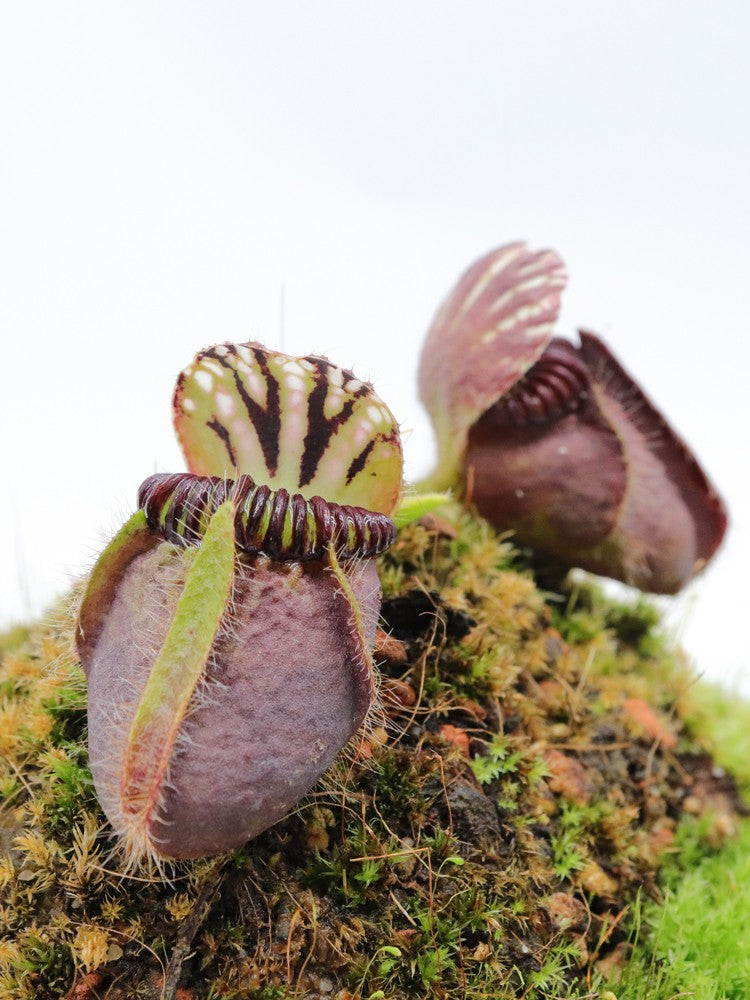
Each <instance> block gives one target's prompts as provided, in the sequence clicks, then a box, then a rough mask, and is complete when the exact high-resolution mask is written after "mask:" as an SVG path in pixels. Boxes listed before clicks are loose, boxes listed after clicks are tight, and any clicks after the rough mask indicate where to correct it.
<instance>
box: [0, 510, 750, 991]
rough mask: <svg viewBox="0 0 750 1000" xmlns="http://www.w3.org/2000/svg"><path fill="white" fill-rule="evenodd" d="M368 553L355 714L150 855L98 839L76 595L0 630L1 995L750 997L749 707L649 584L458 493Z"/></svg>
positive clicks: (103, 828) (101, 828) (102, 824)
mask: <svg viewBox="0 0 750 1000" xmlns="http://www.w3.org/2000/svg"><path fill="white" fill-rule="evenodd" d="M380 570H381V579H382V583H383V589H384V603H383V621H382V623H381V624H382V631H381V633H380V635H379V641H378V653H377V659H378V661H379V663H380V665H381V673H382V683H381V692H380V705H379V707H378V710H377V711H376V712H375V713H374V714H373V718H372V720H371V725H370V727H369V730H368V732H367V733H366V735H365V736H363V737H362V739H361V740H359V741H358V742H357V743H356V745H354V746H353V747H350V748H349V751H348V753H347V754H346V755H344V757H342V760H341V761H340V762H339V764H338V765H337V766H336V768H335V769H334V770H333V771H332V772H331V773H330V774H329V775H328V776H327V777H326V779H325V780H324V782H323V783H321V785H320V786H319V787H318V788H316V789H315V790H314V791H313V793H312V794H311V795H310V796H309V797H308V798H307V799H306V800H305V801H304V802H303V803H302V804H301V805H300V806H299V808H298V809H297V810H296V811H295V812H294V814H293V815H291V816H290V817H289V818H288V819H287V820H285V821H284V822H282V823H280V824H278V825H277V826H275V827H274V828H272V829H271V830H269V831H267V832H266V833H265V834H263V835H262V836H260V837H258V838H257V839H256V840H254V841H252V842H251V843H250V844H248V845H247V846H246V847H245V848H243V849H242V850H240V851H236V852H234V853H233V854H231V855H230V856H225V857H221V858H218V859H209V860H205V861H197V862H191V863H183V864H180V865H177V866H175V867H174V868H173V869H172V870H170V871H169V872H167V873H166V877H165V875H164V873H160V872H157V871H149V870H140V871H135V872H130V873H125V872H124V871H122V870H121V867H120V859H119V858H118V855H117V853H116V852H114V853H113V851H112V844H111V842H110V840H109V838H108V831H107V825H106V821H105V820H104V817H103V816H102V814H101V812H100V811H99V808H98V805H97V802H96V799H95V796H94V794H93V789H92V785H91V781H90V775H89V772H88V770H87V756H86V746H85V685H84V681H83V677H82V674H81V671H80V667H79V665H78V663H77V660H76V657H75V654H74V651H73V646H72V638H71V637H72V624H73V623H72V613H67V612H65V611H64V609H63V610H61V611H59V613H58V614H57V615H56V621H55V622H54V623H52V624H47V625H38V626H34V627H32V628H30V629H28V630H25V629H17V630H15V632H14V633H13V634H12V635H7V636H5V637H4V638H3V642H2V644H3V647H4V653H3V661H2V668H1V669H0V797H1V798H2V810H1V811H0V998H31V997H34V998H40V1000H44V998H51V997H69V998H71V1000H72V998H76V1000H93V998H95V997H111V998H133V997H144V998H148V997H162V996H163V997H168V998H169V997H180V998H181V1000H190V998H204V997H205V998H219V997H223V998H237V1000H240V998H247V1000H281V998H284V1000H287V998H288V1000H292V998H302V997H305V998H307V1000H329V998H330V1000H358V998H362V1000H402V998H403V1000H406V998H426V997H437V998H444V1000H454V998H455V1000H458V998H467V1000H479V998H500V1000H502V998H508V1000H510V998H517V997H528V998H571V1000H572V998H578V1000H583V998H592V1000H593V998H595V997H600V998H607V1000H612V998H613V997H616V998H617V1000H636V998H637V1000H641V998H643V1000H657V998H658V1000H667V998H671V997H674V996H677V995H686V996H694V997H695V998H696V1000H722V998H724V1000H728V998H740V997H746V996H750V986H749V985H748V984H750V901H748V896H747V894H746V893H745V892H744V891H743V887H744V885H745V884H747V881H748V876H750V832H748V830H747V829H742V824H741V820H740V814H741V813H742V811H743V807H742V805H741V802H740V797H739V789H738V783H737V781H736V780H735V777H734V775H736V776H737V779H738V781H739V783H740V785H741V786H742V787H744V788H746V787H747V786H748V785H749V784H750V765H748V761H750V754H749V753H748V750H750V747H749V746H748V742H749V741H750V726H749V725H748V722H750V710H748V709H747V707H745V706H743V705H742V704H737V703H731V702H730V700H729V699H727V698H725V697H723V696H721V695H719V694H716V693H715V692H712V691H708V690H706V689H701V690H700V691H699V690H698V689H697V688H696V685H695V681H694V678H693V677H692V676H691V674H690V671H689V670H688V668H687V667H686V665H685V663H684V662H683V659H682V657H681V655H680V654H679V652H677V651H675V650H674V649H673V648H672V647H671V646H670V644H669V643H668V642H667V641H666V640H665V638H664V637H663V636H662V634H661V631H660V625H659V619H658V615H657V614H656V612H655V611H654V610H653V608H652V606H651V605H650V604H649V603H648V601H646V600H644V599H636V600H634V601H633V602H631V603H628V604H622V603H617V602H614V601H612V600H611V599H607V598H605V597H604V596H603V595H602V593H601V592H600V591H599V589H598V588H597V587H596V585H595V584H592V583H590V582H585V583H581V582H578V583H572V582H570V581H569V580H566V579H564V578H563V577H561V576H558V575H556V574H555V572H554V570H553V569H552V568H551V567H548V566H547V567H540V566H536V567H533V566H532V565H531V564H530V563H529V562H528V561H527V560H526V559H524V558H523V556H522V555H519V554H518V553H516V552H514V550H513V549H512V547H511V546H510V544H509V543H508V542H507V541H505V540H503V539H501V538H500V539H499V538H498V537H497V536H496V535H495V534H494V533H493V532H492V531H491V530H490V529H488V528H487V527H486V526H485V525H484V524H483V523H481V522H478V521H476V520H474V519H472V518H470V517H469V516H468V515H466V514H463V513H460V512H458V511H456V512H455V514H454V516H452V517H448V516H447V515H446V519H445V520H440V521H438V520H436V519H434V518H433V519H431V520H430V521H429V523H422V524H419V525H416V526H413V527H411V528H409V529H406V530H404V531H402V532H401V534H400V536H399V540H398V542H397V544H396V545H395V546H394V548H393V549H392V550H391V552H390V553H388V554H387V555H386V556H385V557H383V558H382V559H381V565H380ZM738 833H739V837H738V836H737V835H738Z"/></svg>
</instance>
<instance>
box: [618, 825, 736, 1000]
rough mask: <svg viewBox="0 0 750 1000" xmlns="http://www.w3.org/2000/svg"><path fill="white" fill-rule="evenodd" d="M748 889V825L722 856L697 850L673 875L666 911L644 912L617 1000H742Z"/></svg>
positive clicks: (657, 908) (659, 908) (650, 908)
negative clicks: (677, 998)
mask: <svg viewBox="0 0 750 1000" xmlns="http://www.w3.org/2000/svg"><path fill="white" fill-rule="evenodd" d="M683 836H685V835H683ZM699 842H700V840H699ZM696 853H697V855H698V856H697V857H696ZM701 855H702V856H701ZM748 884H750V824H749V823H745V824H743V827H742V832H741V834H740V836H739V838H738V839H737V840H736V841H733V842H732V843H730V844H729V845H728V846H727V847H725V848H724V850H722V851H721V852H720V853H718V854H717V853H706V852H705V850H703V851H698V852H696V850H695V844H693V845H692V849H689V850H688V851H687V853H686V854H685V855H683V859H682V864H680V865H679V866H677V865H675V866H674V868H673V870H672V872H671V873H670V877H669V878H668V888H667V890H666V895H665V899H664V903H663V905H661V906H654V905H650V906H646V907H644V908H643V910H642V912H641V914H640V918H641V919H640V934H639V944H638V945H637V947H636V951H635V955H634V956H633V958H632V960H631V961H630V962H629V964H628V965H627V967H626V969H625V972H624V975H623V977H622V980H621V981H620V983H619V985H617V986H613V987H612V989H616V991H617V994H616V995H617V1000H666V998H668V997H675V996H678V995H679V996H690V997H693V998H694V1000H745V998H746V997H747V995H748V984H750V895H748V892H747V886H748Z"/></svg>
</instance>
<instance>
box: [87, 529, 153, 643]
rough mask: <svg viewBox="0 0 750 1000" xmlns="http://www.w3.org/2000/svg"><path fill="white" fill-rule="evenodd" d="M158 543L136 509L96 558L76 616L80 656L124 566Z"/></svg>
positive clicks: (93, 633)
mask: <svg viewBox="0 0 750 1000" xmlns="http://www.w3.org/2000/svg"><path fill="white" fill-rule="evenodd" d="M158 542H159V539H158V538H157V537H155V536H154V535H153V534H152V532H150V531H149V529H148V526H147V524H146V515H145V513H144V512H143V511H142V510H137V511H136V512H135V514H133V515H132V517H130V518H129V519H128V520H127V521H126V522H125V524H124V525H123V526H122V528H120V530H119V531H118V532H117V534H116V535H115V537H114V538H113V539H112V541H111V542H110V543H109V545H108V546H107V547H106V548H105V549H104V551H103V552H102V554H101V555H100V556H99V558H98V559H97V561H96V565H95V566H94V569H93V570H92V572H91V576H90V577H89V581H88V585H87V587H86V592H85V594H84V597H83V601H82V602H81V609H80V612H79V616H78V629H77V634H76V640H77V642H78V646H79V649H80V651H81V654H82V655H84V653H85V651H87V650H88V649H90V648H91V646H92V644H93V642H94V641H95V639H96V634H97V631H98V623H99V621H100V620H101V616H102V614H103V613H104V612H105V611H106V608H107V607H108V606H109V605H110V604H111V602H112V599H113V597H114V592H115V589H116V587H117V584H118V583H119V581H120V579H121V577H122V574H123V573H124V572H125V569H126V568H127V566H128V565H129V564H130V562H131V561H132V560H133V559H134V558H135V557H136V556H137V555H139V554H140V553H142V552H146V551H148V549H150V548H153V547H154V546H155V545H157V544H158Z"/></svg>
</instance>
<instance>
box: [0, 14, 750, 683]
mask: <svg viewBox="0 0 750 1000" xmlns="http://www.w3.org/2000/svg"><path fill="white" fill-rule="evenodd" d="M749 38H750V4H748V3H747V0H734V2H720V0H719V2H715V3H713V4H711V5H709V4H708V3H705V2H696V0H679V2H677V0H676V2H659V0H629V2H628V3H622V0H617V2H614V0H592V2H580V0H568V2H566V3H560V2H559V0H543V2H536V0H528V2H526V3H517V2H514V3H509V2H504V0H488V2H472V0H461V2H458V0H456V2H451V3H448V2H443V0H399V2H394V0H377V2H375V0H370V2H367V3H365V2H356V0H335V2H333V0H319V2H317V3H311V2H291V0H275V2H274V3H264V4H261V3H253V2H212V3H208V2H205V3H194V2H184V0H183V2H180V3H160V4H155V3H153V2H149V3H141V2H133V0H130V2H127V3H101V2H98V0H97V2H90V3H81V2H66V3H64V4H61V3H57V2H55V3H52V2H38V3H34V4H23V3H17V2H11V0H6V2H2V3H0V149H1V152H0V337H1V338H2V348H3V359H4V363H3V365H2V369H1V371H2V386H3V388H2V392H1V393H0V418H1V423H0V426H1V427H2V434H3V455H4V458H5V464H4V471H3V472H2V473H0V476H1V477H2V479H1V483H0V485H1V486H2V488H1V489H0V525H1V527H0V623H5V622H9V621H12V620H14V619H18V618H24V617H28V616H29V615H31V614H35V613H37V612H38V611H39V610H40V608H42V607H43V606H44V605H45V604H46V603H47V602H48V601H49V600H50V598H51V597H52V596H54V595H55V594H56V593H59V592H62V591H64V590H65V588H66V587H67V585H68V581H69V580H70V579H71V575H74V574H76V573H80V572H81V571H82V570H84V569H85V568H86V567H88V566H89V565H90V563H91V561H92V559H93V557H94V554H95V553H96V552H97V551H98V550H99V549H100V548H101V545H102V543H103V541H104V540H105V538H106V537H107V536H108V535H109V533H110V532H111V531H113V530H115V529H116V528H117V527H118V526H119V524H120V523H121V521H122V520H123V519H124V517H125V516H126V515H127V514H128V513H129V512H130V511H131V510H132V509H133V506H134V502H135V493H136V490H137V487H138V485H139V483H140V482H141V480H142V479H144V478H145V477H146V476H147V475H148V474H150V473H151V472H153V471H154V470H177V469H181V468H183V463H182V460H181V456H180V454H179V451H178V448H177V446H176V443H175V442H174V439H173V436H172V428H171V419H170V398H171V392H172V386H173V382H174V378H175V376H176V374H177V372H178V371H179V370H180V369H181V368H182V367H183V366H184V365H185V364H186V363H187V362H188V361H189V360H190V359H191V358H192V356H193V354H194V353H195V351H196V350H198V349H199V348H201V347H204V346H207V345H208V344H212V343H216V342H220V341H223V340H246V339H249V338H257V339H259V340H262V341H264V342H265V343H267V344H268V345H269V346H272V347H278V346H279V342H280V341H279V336H280V333H279V331H280V312H281V310H280V300H281V289H282V286H283V287H284V289H285V296H284V297H285V308H284V349H285V350H286V351H288V352H290V353H308V352H311V351H313V352H316V353H326V354H327V355H328V356H329V357H331V358H332V359H333V360H335V361H337V362H338V363H341V364H345V365H351V366H352V367H353V368H354V369H355V371H356V372H357V373H358V374H360V375H361V376H363V377H370V378H372V379H373V381H374V382H375V384H376V387H377V389H378V392H379V393H380V395H381V396H382V397H383V398H384V399H385V400H386V401H387V402H388V404H389V405H390V407H391V408H392V409H393V411H394V412H395V413H396V415H397V416H398V418H399V419H400V420H401V422H402V424H403V426H404V427H405V428H408V429H410V430H411V431H412V433H411V436H410V437H409V438H408V440H407V443H406V449H407V472H408V473H409V474H410V476H411V477H412V478H414V477H416V476H418V475H420V474H423V473H425V472H426V471H427V470H428V467H429V466H430V462H431V457H432V439H431V432H430V428H429V425H428V423H427V419H426V417H425V415H424V413H423V412H422V411H421V409H420V406H419V403H418V401H417V396H416V387H415V376H416V366H417V358H418V354H419V349H420V344H421V340H422V337H423V335H424V332H425V330H426V328H427V326H428V324H429V322H430V320H431V317H432V315H433V313H434V311H435V309H436V307H437V305H438V303H439V301H440V300H441V298H442V297H443V296H444V294H445V293H446V292H447V291H448V289H449V288H450V287H451V285H452V284H453V282H454V281H455V279H456V278H457V277H458V275H459V273H460V272H461V271H462V270H463V269H464V268H465V267H466V266H467V265H468V264H469V263H470V262H471V261H472V260H473V259H474V258H476V257H478V256H479V255H480V254H481V253H483V252H484V251H485V250H487V249H489V248H490V247H492V246H495V245H497V244H499V243H504V242H508V241H509V240H512V239H519V238H520V239H528V240H529V241H530V242H531V243H532V245H533V246H536V247H541V246H552V247H555V248H556V249H557V250H558V251H559V252H560V253H561V254H562V255H563V257H564V258H565V260H566V262H567V264H568V269H569V273H570V285H569V288H568V291H567V292H566V295H565V298H564V306H563V317H562V322H561V332H563V333H566V332H567V333H569V332H572V331H573V330H574V329H575V328H576V326H577V325H585V326H587V327H589V328H591V329H593V330H596V331H598V332H600V333H602V334H604V335H605V337H606V338H607V339H608V341H609V343H610V345H611V346H612V348H613V349H614V350H615V352H616V353H617V354H618V355H619V356H620V358H621V360H622V361H623V363H624V364H625V365H626V366H627V367H628V368H630V370H631V371H632V372H634V373H635V374H636V375H638V376H639V377H640V379H641V380H642V383H643V384H644V386H645V388H646V389H647V390H648V391H649V392H650V393H651V394H652V396H653V397H654V398H655V399H656V400H657V401H658V402H659V403H660V405H661V406H662V407H663V409H664V410H665V411H666V413H667V415H668V416H669V417H670V419H671V420H672V421H673V423H674V424H675V425H676V426H677V428H678V429H679V430H680V431H681V433H682V434H683V435H684V436H685V437H686V438H687V439H688V440H689V441H690V442H691V443H692V445H693V446H694V448H695V450H696V451H697V453H698V455H699V456H700V457H701V459H702V460H703V463H704V465H705V466H706V468H707V469H708V471H709V473H710V475H711V476H712V477H713V479H714V480H715V482H716V483H717V484H718V486H719V488H720V490H721V491H722V492H723V494H724V496H725V497H726V499H727V502H728V504H729V506H730V512H731V516H732V529H731V532H730V535H729V537H728V539H727V541H726V543H725V547H724V550H723V552H722V554H721V555H720V557H719V558H718V559H717V560H716V562H715V564H714V565H713V566H712V567H711V568H710V570H709V571H708V572H707V573H706V574H705V576H704V577H702V578H701V579H700V580H698V581H697V582H696V583H695V584H694V585H693V586H692V587H691V588H690V589H689V591H688V593H687V594H685V595H683V596H681V597H680V598H678V599H677V600H676V601H671V602H666V603H667V604H668V605H669V606H670V617H671V620H672V621H674V622H676V623H678V624H679V625H680V626H681V628H682V635H683V640H684V643H685V645H686V647H687V649H688V650H689V652H690V653H691V654H692V655H693V656H694V658H695V659H696V661H697V663H698V665H699V666H700V668H701V669H702V670H704V671H705V672H706V673H708V674H709V675H710V676H715V677H725V678H728V679H733V678H735V677H737V676H738V675H739V674H741V672H742V671H745V673H746V679H745V681H744V689H745V690H746V691H749V692H750V654H749V653H748V642H747V639H746V633H745V625H746V622H747V618H748V599H747V597H746V590H747V584H746V580H747V573H748V567H749V566H750V525H749V524H748V519H749V516H750V515H749V513H748V512H749V511H750V471H749V469H748V455H749V451H750V449H749V448H748V431H749V430H750V421H749V420H748V416H747V394H748V376H749V375H750V347H749V346H748V336H747V334H748V310H747V295H748V277H747V274H748V263H749V260H748V232H750V201H749V199H748V176H750V109H749V108H748V94H750V69H749V68H748V65H749V64H748V56H747V46H748V39H749Z"/></svg>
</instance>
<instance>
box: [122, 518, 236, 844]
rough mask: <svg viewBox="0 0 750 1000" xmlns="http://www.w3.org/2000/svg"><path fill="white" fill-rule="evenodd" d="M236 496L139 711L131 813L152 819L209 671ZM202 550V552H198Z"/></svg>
mask: <svg viewBox="0 0 750 1000" xmlns="http://www.w3.org/2000/svg"><path fill="white" fill-rule="evenodd" d="M234 515H235V507H234V504H233V503H232V502H231V501H227V502H226V503H224V504H222V505H221V506H220V507H219V508H218V510H217V511H216V512H215V513H214V515H213V517H212V518H211V521H210V523H209V525H208V529H207V531H206V534H205V536H204V538H203V541H202V543H201V545H200V547H199V548H198V549H195V550H191V555H190V556H187V558H191V557H192V561H191V565H190V568H189V570H188V573H187V577H186V579H185V587H184V590H183V592H182V594H181V595H180V598H179V601H178V602H177V608H176V610H175V613H174V617H173V619H172V623H171V625H170V627H169V631H168V632H167V635H166V638H165V639H164V643H163V645H162V648H161V650H160V652H159V654H158V656H157V658H156V660H155V662H154V665H153V667H152V669H151V673H150V675H149V679H148V682H147V684H146V688H145V690H144V692H143V696H142V698H141V701H140V704H139V706H138V710H137V712H136V714H135V717H134V719H133V722H132V725H131V729H130V734H129V737H128V747H127V750H126V754H125V763H124V769H123V776H122V781H121V795H122V806H123V811H124V813H125V816H126V818H128V819H131V820H133V821H134V822H136V823H139V824H147V823H148V822H149V821H150V820H151V818H152V814H153V810H154V808H155V807H156V806H157V805H158V801H159V796H160V793H161V789H162V786H163V782H164V780H165V778H166V776H167V773H168V769H169V764H170V760H171V757H172V753H173V749H174V743H175V739H176V737H177V733H178V731H179V729H180V726H181V725H182V723H183V721H184V719H185V715H186V713H187V710H188V707H189V705H190V702H191V699H192V698H193V695H194V693H195V690H196V687H197V686H198V684H199V682H200V679H201V677H202V676H203V674H204V671H205V668H206V664H207V662H208V658H209V655H210V653H211V648H212V646H213V643H214V639H215V638H216V634H217V632H218V630H219V628H220V625H221V621H222V617H223V615H224V612H225V611H226V609H227V605H228V602H229V598H230V595H231V589H232V580H233V576H234V560H235V547H234ZM193 552H194V555H193V554H192V553H193Z"/></svg>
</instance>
